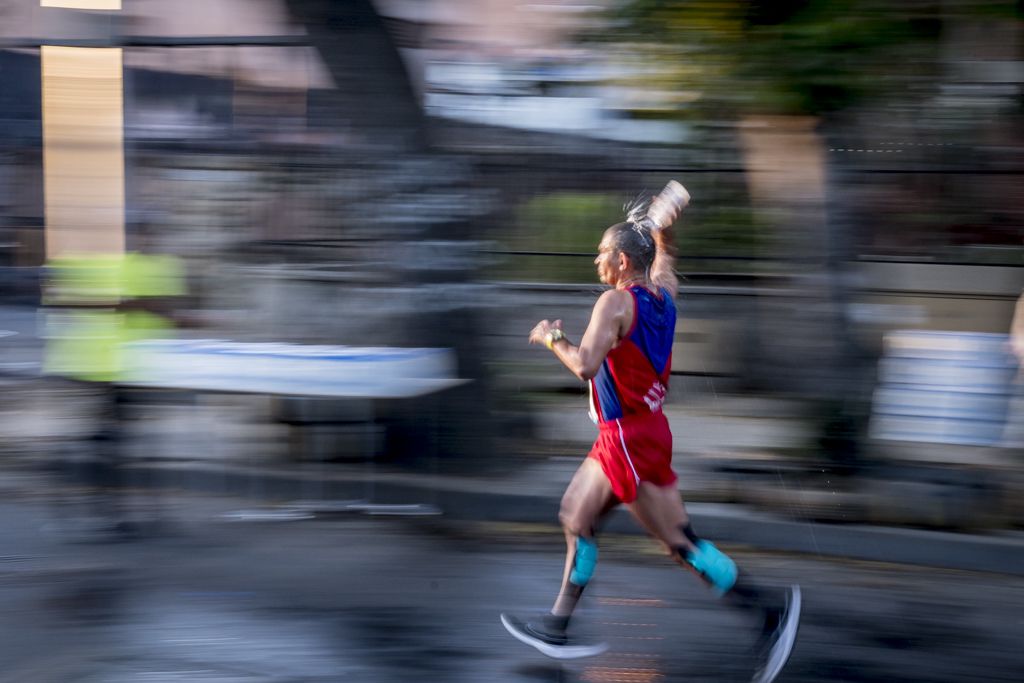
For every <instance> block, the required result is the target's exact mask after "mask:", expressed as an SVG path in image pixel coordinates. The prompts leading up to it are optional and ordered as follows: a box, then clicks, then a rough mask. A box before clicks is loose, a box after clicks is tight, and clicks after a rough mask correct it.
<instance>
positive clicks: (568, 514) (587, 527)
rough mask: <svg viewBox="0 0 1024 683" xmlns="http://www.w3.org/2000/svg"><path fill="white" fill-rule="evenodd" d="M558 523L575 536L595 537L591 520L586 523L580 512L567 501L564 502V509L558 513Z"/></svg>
mask: <svg viewBox="0 0 1024 683" xmlns="http://www.w3.org/2000/svg"><path fill="white" fill-rule="evenodd" d="M558 522H559V523H560V524H561V525H562V528H563V529H565V530H566V531H567V532H569V533H570V534H572V535H573V536H593V535H594V528H593V527H594V525H593V523H592V522H591V521H589V520H586V521H584V520H583V519H582V516H581V515H580V513H579V511H577V510H574V509H573V508H572V507H570V506H569V505H567V504H566V503H565V501H563V502H562V509H561V510H559V511H558Z"/></svg>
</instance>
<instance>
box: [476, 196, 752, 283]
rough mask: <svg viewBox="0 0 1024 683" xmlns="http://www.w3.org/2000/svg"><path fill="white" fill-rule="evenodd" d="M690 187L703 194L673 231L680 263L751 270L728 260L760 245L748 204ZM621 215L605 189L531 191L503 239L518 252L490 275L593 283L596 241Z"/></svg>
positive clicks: (744, 255) (695, 267)
mask: <svg viewBox="0 0 1024 683" xmlns="http://www.w3.org/2000/svg"><path fill="white" fill-rule="evenodd" d="M694 187H696V188H699V191H700V192H701V196H702V197H705V198H707V199H706V200H705V201H702V202H701V203H700V205H698V206H696V207H692V209H691V210H689V211H688V212H687V218H686V221H685V225H682V226H680V229H678V230H676V231H675V237H676V244H677V247H678V249H679V264H680V266H681V269H684V270H685V271H686V272H693V271H698V270H699V271H714V272H733V271H736V270H744V271H749V270H751V263H750V262H749V261H740V262H738V263H737V262H736V261H730V260H727V259H729V258H730V257H735V258H740V259H745V258H748V257H750V256H754V255H757V254H758V253H759V251H760V250H761V249H762V248H763V245H762V234H763V231H761V230H759V229H758V226H757V225H756V224H755V221H754V219H753V216H752V213H751V212H750V210H749V209H747V208H746V207H744V206H740V205H738V204H737V199H736V198H735V197H732V198H729V199H731V201H730V200H726V201H718V198H715V197H714V196H713V191H712V189H711V187H707V188H706V189H705V188H704V187H703V186H702V185H701V184H700V183H697V184H696V185H694ZM719 194H721V190H720V191H719ZM723 198H724V197H723ZM622 219H623V213H622V201H621V200H618V199H616V198H615V196H614V195H609V194H607V193H604V194H591V193H579V192H563V193H555V194H549V195H544V196H540V197H535V198H533V199H531V200H529V201H527V202H526V203H524V204H523V205H522V207H521V208H520V210H519V211H518V213H517V220H516V225H515V231H514V233H513V234H511V235H509V236H508V238H507V239H506V240H504V242H505V243H504V245H503V246H504V248H505V249H507V250H509V251H513V252H520V253H516V254H512V255H510V256H508V257H507V259H506V260H505V261H504V263H502V264H501V265H500V266H499V267H498V269H497V270H496V272H495V273H494V275H495V276H496V277H497V278H499V279H510V280H522V281H527V280H528V281H539V282H572V283H587V282H594V283H596V282H597V275H596V271H595V267H594V263H593V260H594V257H595V256H596V255H597V243H598V242H599V241H600V240H601V235H602V233H603V232H604V229H605V228H607V227H608V226H610V225H612V224H614V223H617V222H619V221H621V220H622ZM521 252H533V253H530V254H524V253H521ZM538 252H543V253H545V254H546V255H545V254H541V253H538ZM709 257H710V260H708V259H709ZM723 257H724V258H723ZM719 259H721V260H719Z"/></svg>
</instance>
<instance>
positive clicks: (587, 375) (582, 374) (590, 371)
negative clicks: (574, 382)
mask: <svg viewBox="0 0 1024 683" xmlns="http://www.w3.org/2000/svg"><path fill="white" fill-rule="evenodd" d="M573 374H574V375H576V376H577V377H579V378H580V379H581V380H583V381H584V382H589V381H590V380H592V379H594V377H596V376H597V368H588V367H585V366H582V365H581V366H580V367H578V368H576V369H575V370H573Z"/></svg>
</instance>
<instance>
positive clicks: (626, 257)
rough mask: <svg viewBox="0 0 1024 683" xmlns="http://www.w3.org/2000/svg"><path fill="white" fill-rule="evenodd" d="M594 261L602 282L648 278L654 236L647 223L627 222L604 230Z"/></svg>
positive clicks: (612, 282) (652, 260)
mask: <svg viewBox="0 0 1024 683" xmlns="http://www.w3.org/2000/svg"><path fill="white" fill-rule="evenodd" d="M597 249H598V254H597V258H596V259H595V260H594V263H595V264H596V265H597V274H598V277H600V279H601V282H604V283H606V284H609V285H612V286H614V285H617V284H618V283H620V282H626V281H629V280H636V279H639V278H647V276H648V274H649V273H650V270H651V264H652V263H654V254H655V251H656V248H655V245H654V237H653V236H652V235H651V231H650V229H649V228H648V227H647V226H646V225H642V224H637V223H633V222H631V221H626V222H625V223H616V224H615V225H613V226H611V227H610V228H608V229H607V230H605V231H604V236H603V237H602V239H601V243H600V244H599V245H598V247H597Z"/></svg>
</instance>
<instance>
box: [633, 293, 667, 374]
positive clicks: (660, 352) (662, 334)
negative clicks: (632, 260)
mask: <svg viewBox="0 0 1024 683" xmlns="http://www.w3.org/2000/svg"><path fill="white" fill-rule="evenodd" d="M633 294H634V295H635V296H636V304H637V311H636V329H634V330H633V333H632V334H631V335H630V336H629V339H630V341H632V342H633V343H634V344H636V345H637V347H639V349H640V350H641V351H643V353H644V355H645V356H647V358H648V359H649V360H650V361H651V365H652V366H653V367H654V371H655V372H656V373H658V374H661V373H662V371H664V369H665V364H666V363H667V362H668V359H669V356H670V355H671V354H672V341H673V338H674V337H675V329H676V305H675V302H674V301H673V300H672V297H670V296H669V295H668V292H667V291H666V290H665V289H664V288H662V290H661V300H659V299H658V298H657V297H656V296H655V295H654V294H652V293H651V292H649V291H648V290H647V289H644V288H643V287H636V288H634V289H633Z"/></svg>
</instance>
